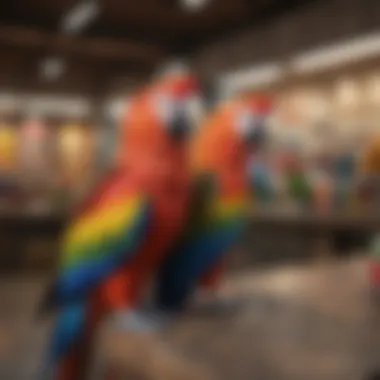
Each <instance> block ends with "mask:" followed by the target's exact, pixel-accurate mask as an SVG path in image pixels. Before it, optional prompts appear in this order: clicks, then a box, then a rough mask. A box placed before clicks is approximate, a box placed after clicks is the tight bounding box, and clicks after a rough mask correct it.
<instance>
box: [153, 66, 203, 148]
mask: <svg viewBox="0 0 380 380" xmlns="http://www.w3.org/2000/svg"><path fill="white" fill-rule="evenodd" d="M151 101H152V103H153V104H152V106H153V108H154V110H155V112H156V114H157V117H158V119H159V121H160V123H161V124H162V126H163V128H164V130H165V132H166V133H167V134H168V137H169V138H172V139H174V140H177V141H178V140H183V139H185V138H186V137H188V136H189V135H190V133H191V132H192V130H193V128H194V127H195V125H196V123H197V119H198V118H199V117H200V114H201V108H202V106H201V101H200V96H199V91H198V86H197V83H196V80H195V78H194V77H193V76H191V75H190V74H188V73H179V74H175V75H169V76H168V77H167V78H163V80H161V81H160V82H158V83H157V85H156V86H154V88H153V89H152V91H151Z"/></svg>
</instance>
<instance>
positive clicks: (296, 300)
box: [0, 261, 380, 380]
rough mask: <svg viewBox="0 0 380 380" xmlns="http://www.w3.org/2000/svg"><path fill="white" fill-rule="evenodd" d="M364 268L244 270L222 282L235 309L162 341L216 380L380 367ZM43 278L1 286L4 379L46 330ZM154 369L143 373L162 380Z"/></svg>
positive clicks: (184, 324)
mask: <svg viewBox="0 0 380 380" xmlns="http://www.w3.org/2000/svg"><path fill="white" fill-rule="evenodd" d="M364 269H365V267H364V264H363V262H360V261H352V262H348V263H347V262H345V263H334V264H329V265H325V264H315V265H314V266H313V267H310V266H309V267H301V266H300V267H294V266H293V267H288V268H282V269H280V270H275V271H267V272H261V273H250V272H247V273H245V274H244V273H241V274H240V275H238V276H236V277H234V278H229V279H228V282H227V284H226V294H229V296H230V297H232V298H234V299H237V298H241V306H240V309H239V312H238V313H235V314H233V315H229V316H228V315H224V316H219V317H217V316H215V315H207V314H206V313H204V310H203V313H202V310H194V311H193V313H192V315H189V316H188V317H187V318H185V319H184V320H183V321H181V322H179V323H177V325H176V326H174V327H173V328H172V329H171V330H170V331H168V332H167V333H165V334H164V336H161V337H160V340H161V341H164V340H165V341H166V344H167V345H168V346H169V350H172V352H176V353H177V354H179V355H180V356H181V357H183V358H186V359H187V361H188V362H190V363H197V365H201V366H202V368H205V369H206V371H207V373H208V374H213V376H212V378H216V379H218V380H224V379H226V380H250V379H260V380H272V379H273V380H298V379H299V380H305V379H308V380H330V379H331V380H351V379H352V380H354V379H355V380H358V379H363V376H364V374H365V373H367V371H368V370H369V369H371V368H373V366H374V365H375V363H380V329H379V325H380V309H376V307H375V305H374V304H373V302H372V301H371V298H370V297H369V293H368V289H367V288H366V282H365V277H364ZM41 283H42V281H40V280H37V279H23V280H22V281H18V280H16V279H8V280H1V282H0V310H1V312H0V379H2V380H11V379H17V380H24V379H25V380H30V379H31V375H32V373H33V371H34V367H35V365H36V363H37V358H38V356H39V351H40V348H41V343H42V339H43V335H44V330H46V328H44V326H42V325H41V324H39V325H37V326H36V323H35V321H33V320H32V318H31V315H32V311H33V308H34V306H35V303H36V299H37V298H38V296H39V293H40V291H41ZM159 344H161V342H159ZM127 346H128V345H126V349H125V353H123V354H125V355H126V356H127V355H128V352H127V351H128V349H127ZM141 347H143V346H140V348H141ZM147 347H148V346H147ZM158 347H160V346H159V345H157V347H155V348H154V347H151V346H150V348H147V350H148V349H149V350H153V351H154V349H156V350H157V349H158ZM142 349H143V348H142ZM153 351H152V352H153ZM140 356H141V359H142V363H141V364H144V365H145V364H146V361H145V357H146V355H145V354H143V355H140ZM139 365H140V364H139V363H135V366H137V371H138V367H139ZM158 372H159V370H156V371H155V373H156V375H155V376H151V377H147V376H146V377H141V378H144V379H145V378H146V380H150V379H151V380H156V379H157V380H158V379H161V378H162V376H160V374H159V373H158ZM189 378H190V377H189ZM210 378H211V375H210ZM131 379H132V378H128V380H131ZM132 380H133V379H132Z"/></svg>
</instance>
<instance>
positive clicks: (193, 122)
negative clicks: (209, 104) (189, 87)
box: [170, 94, 203, 140]
mask: <svg viewBox="0 0 380 380" xmlns="http://www.w3.org/2000/svg"><path fill="white" fill-rule="evenodd" d="M202 115H203V109H202V103H201V99H200V97H199V96H196V95H195V94H191V95H190V96H188V97H184V98H182V99H181V101H180V104H179V106H178V107H177V110H176V111H175V113H174V117H173V119H172V121H171V125H170V133H171V136H172V137H173V138H174V139H175V140H184V139H186V138H187V137H188V136H189V135H190V134H191V133H192V131H193V130H195V128H196V127H197V125H198V123H199V122H200V120H201V118H202Z"/></svg>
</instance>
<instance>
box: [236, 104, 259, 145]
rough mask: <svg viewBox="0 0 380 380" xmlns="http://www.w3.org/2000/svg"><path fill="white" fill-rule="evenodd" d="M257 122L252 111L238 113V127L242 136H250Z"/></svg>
mask: <svg viewBox="0 0 380 380" xmlns="http://www.w3.org/2000/svg"><path fill="white" fill-rule="evenodd" d="M254 124H255V118H254V116H253V115H252V113H250V112H248V111H241V112H239V114H238V115H237V119H236V129H237V132H238V134H239V136H241V137H242V138H245V137H247V136H249V135H250V134H251V133H252V128H253V127H254Z"/></svg>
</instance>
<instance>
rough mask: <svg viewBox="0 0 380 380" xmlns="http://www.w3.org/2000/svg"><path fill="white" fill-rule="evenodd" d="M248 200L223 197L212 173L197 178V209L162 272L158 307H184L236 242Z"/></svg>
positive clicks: (160, 271)
mask: <svg viewBox="0 0 380 380" xmlns="http://www.w3.org/2000/svg"><path fill="white" fill-rule="evenodd" d="M245 199H246V197H245V196H236V197H229V198H223V197H221V196H219V195H218V192H217V187H216V183H215V181H212V177H211V176H210V177H209V178H205V177H202V178H198V179H197V181H196V184H195V186H194V191H193V202H194V204H193V210H194V211H193V212H192V213H191V215H190V217H189V220H188V224H187V226H186V228H185V231H184V233H183V235H182V236H181V238H180V239H179V241H178V242H177V243H176V244H175V245H174V247H173V249H172V250H171V252H170V254H169V255H168V256H167V257H168V258H167V259H166V260H165V261H164V262H163V264H162V266H161V267H160V269H159V272H158V277H157V288H156V297H155V302H156V306H157V307H159V308H162V309H164V310H165V309H166V310H167V309H169V310H174V309H180V308H181V307H182V306H183V303H184V302H185V301H186V300H187V298H188V296H189V295H190V294H191V293H192V291H193V290H194V289H195V288H196V286H197V284H198V282H199V280H200V278H201V277H202V275H204V274H205V273H206V271H207V270H208V269H210V268H211V267H212V265H213V264H215V263H216V262H218V260H219V259H220V258H221V256H222V255H223V254H224V253H226V251H227V250H228V249H229V248H230V247H231V245H233V244H234V243H235V242H236V240H237V238H238V236H239V234H240V232H241V231H242V228H243V226H244V221H245V220H246V218H245V217H244V214H245V212H246V210H247V207H246V202H245ZM196 206H198V207H196Z"/></svg>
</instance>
